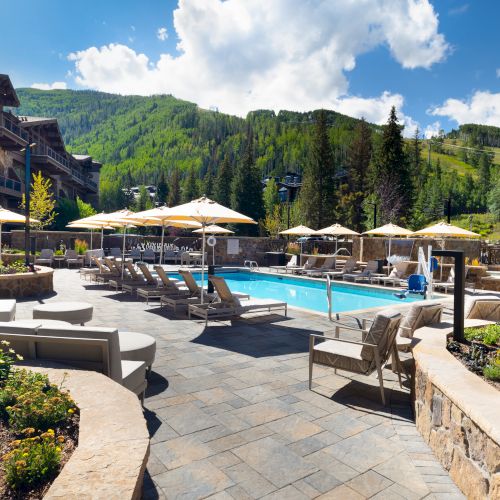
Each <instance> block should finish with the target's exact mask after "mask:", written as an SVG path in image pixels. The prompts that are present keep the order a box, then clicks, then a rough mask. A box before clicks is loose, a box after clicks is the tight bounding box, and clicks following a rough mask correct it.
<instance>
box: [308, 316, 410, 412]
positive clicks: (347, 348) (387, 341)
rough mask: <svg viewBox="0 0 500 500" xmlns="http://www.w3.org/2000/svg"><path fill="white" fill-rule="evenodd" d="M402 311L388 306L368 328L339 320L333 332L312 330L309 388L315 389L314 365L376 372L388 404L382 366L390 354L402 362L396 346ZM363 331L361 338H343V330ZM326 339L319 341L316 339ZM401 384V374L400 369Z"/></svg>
mask: <svg viewBox="0 0 500 500" xmlns="http://www.w3.org/2000/svg"><path fill="white" fill-rule="evenodd" d="M401 319H402V316H401V313H400V312H398V311H395V310H393V309H385V310H383V311H380V312H379V313H377V315H376V316H375V319H374V320H373V323H372V326H371V327H370V329H369V330H365V329H362V328H353V327H349V326H347V325H344V324H341V323H338V324H337V326H336V327H335V330H334V332H333V333H334V336H329V335H328V332H326V333H325V335H316V334H311V335H310V336H309V389H312V375H313V365H314V364H319V365H322V366H326V367H331V368H334V369H335V373H337V370H343V371H347V372H351V373H356V374H359V375H366V376H369V375H371V374H372V373H373V372H375V371H376V372H377V374H378V381H379V386H380V395H381V398H382V403H383V404H384V405H385V404H386V403H385V390H384V378H383V374H382V369H383V368H384V366H385V365H386V363H387V362H388V360H389V358H390V356H391V354H392V355H393V356H394V358H395V359H396V360H398V365H399V364H400V363H399V356H398V352H397V349H396V346H395V340H396V335H397V332H398V328H399V325H400V323H401ZM341 330H345V331H349V333H353V332H356V333H358V334H361V339H362V340H361V341H355V340H352V337H351V338H350V339H347V338H344V339H341V338H340V331H341ZM321 340H322V341H323V342H320V343H318V344H317V343H316V342H317V341H321ZM398 378H399V384H400V385H401V375H400V373H399V372H398Z"/></svg>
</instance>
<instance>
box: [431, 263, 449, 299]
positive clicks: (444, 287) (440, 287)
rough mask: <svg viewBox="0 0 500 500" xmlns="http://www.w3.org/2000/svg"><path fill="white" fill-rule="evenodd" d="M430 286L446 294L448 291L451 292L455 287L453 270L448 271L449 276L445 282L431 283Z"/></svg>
mask: <svg viewBox="0 0 500 500" xmlns="http://www.w3.org/2000/svg"><path fill="white" fill-rule="evenodd" d="M432 286H433V287H434V288H435V289H438V290H444V293H448V290H453V288H454V287H455V269H453V267H452V268H451V269H450V274H449V275H448V279H447V280H446V281H433V282H432Z"/></svg>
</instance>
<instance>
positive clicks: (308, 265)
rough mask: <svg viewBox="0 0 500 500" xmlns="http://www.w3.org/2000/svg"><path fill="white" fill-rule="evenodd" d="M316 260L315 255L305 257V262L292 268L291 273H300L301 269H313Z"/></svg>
mask: <svg viewBox="0 0 500 500" xmlns="http://www.w3.org/2000/svg"><path fill="white" fill-rule="evenodd" d="M317 260H318V258H317V257H315V256H313V255H310V256H309V257H307V260H306V262H305V264H304V265H303V266H302V267H297V268H295V269H292V273H294V274H302V271H307V270H309V269H313V268H314V266H315V265H316V261H317Z"/></svg>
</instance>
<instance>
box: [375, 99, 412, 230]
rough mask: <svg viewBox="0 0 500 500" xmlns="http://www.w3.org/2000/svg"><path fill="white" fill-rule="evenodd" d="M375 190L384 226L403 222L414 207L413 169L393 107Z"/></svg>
mask: <svg viewBox="0 0 500 500" xmlns="http://www.w3.org/2000/svg"><path fill="white" fill-rule="evenodd" d="M375 174H376V176H375V190H376V192H377V195H378V198H379V200H380V212H381V216H382V221H383V222H384V223H387V222H393V223H396V224H398V223H404V222H405V219H406V218H407V217H408V215H409V211H410V208H411V205H412V199H413V189H412V182H411V175H410V169H409V165H408V161H407V158H406V155H405V152H404V142H403V135H402V133H401V126H400V125H399V122H398V118H397V116H396V108H395V107H394V106H393V107H392V108H391V112H390V114H389V119H388V121H387V124H386V125H384V129H383V133H382V140H381V143H380V147H379V149H378V151H377V156H376V160H375Z"/></svg>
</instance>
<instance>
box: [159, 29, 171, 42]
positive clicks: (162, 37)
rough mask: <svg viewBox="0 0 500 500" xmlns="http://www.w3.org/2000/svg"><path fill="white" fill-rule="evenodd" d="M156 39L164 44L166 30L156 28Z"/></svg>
mask: <svg viewBox="0 0 500 500" xmlns="http://www.w3.org/2000/svg"><path fill="white" fill-rule="evenodd" d="M156 37H157V38H158V40H161V41H162V42H164V41H165V40H166V39H167V38H168V33H167V28H158V30H157V31H156Z"/></svg>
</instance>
